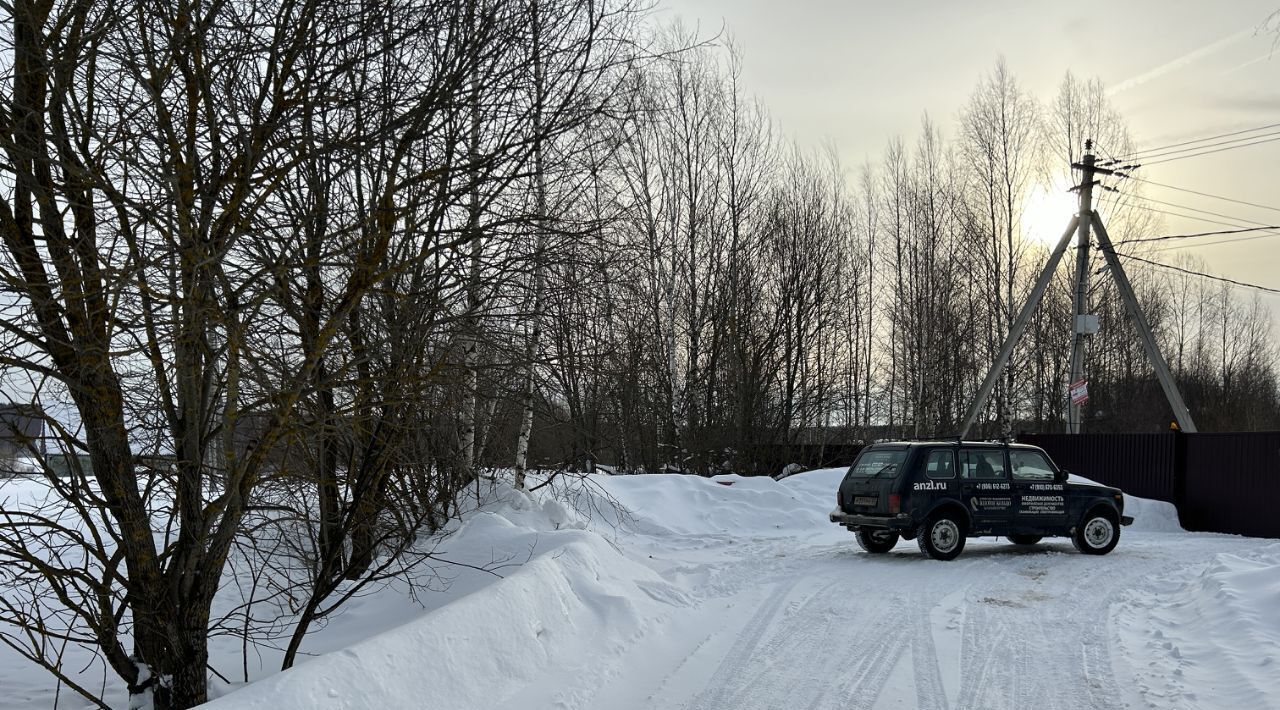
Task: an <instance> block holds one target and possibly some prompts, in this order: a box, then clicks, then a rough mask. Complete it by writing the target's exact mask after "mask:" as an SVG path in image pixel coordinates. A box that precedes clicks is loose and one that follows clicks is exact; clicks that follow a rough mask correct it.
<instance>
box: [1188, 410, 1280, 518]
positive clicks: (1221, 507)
mask: <svg viewBox="0 0 1280 710" xmlns="http://www.w3.org/2000/svg"><path fill="white" fill-rule="evenodd" d="M1186 471H1187V473H1186V495H1185V498H1184V500H1183V504H1182V506H1181V509H1180V511H1179V512H1180V517H1181V519H1182V524H1183V526H1184V527H1186V528H1187V529H1189V530H1205V531H1212V532H1226V533H1237V534H1240V535H1254V536H1260V537H1280V515H1277V513H1276V506H1277V502H1278V501H1280V432H1258V433H1247V434H1190V435H1188V436H1187V460H1186Z"/></svg>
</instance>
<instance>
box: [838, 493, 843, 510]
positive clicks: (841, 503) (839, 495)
mask: <svg viewBox="0 0 1280 710" xmlns="http://www.w3.org/2000/svg"><path fill="white" fill-rule="evenodd" d="M836 507H837V508H839V509H840V510H844V491H836Z"/></svg>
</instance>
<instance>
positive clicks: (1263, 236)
mask: <svg viewBox="0 0 1280 710" xmlns="http://www.w3.org/2000/svg"><path fill="white" fill-rule="evenodd" d="M1271 237H1280V232H1267V233H1266V234H1255V235H1253V236H1252V237H1236V238H1235V239H1220V240H1218V241H1216V242H1205V243H1204V244H1175V245H1173V246H1170V247H1164V248H1162V249H1155V250H1154V251H1175V250H1178V249H1189V248H1191V247H1216V246H1218V245H1219V244H1235V243H1236V242H1251V241H1253V240H1255V239H1270V238H1271Z"/></svg>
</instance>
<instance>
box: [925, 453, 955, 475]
mask: <svg viewBox="0 0 1280 710" xmlns="http://www.w3.org/2000/svg"><path fill="white" fill-rule="evenodd" d="M924 475H925V476H927V477H928V478H931V479H939V478H955V477H956V454H955V450H954V449H933V450H932V451H930V452H929V456H928V457H927V458H925V460H924Z"/></svg>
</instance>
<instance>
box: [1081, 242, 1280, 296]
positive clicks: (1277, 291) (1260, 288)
mask: <svg viewBox="0 0 1280 710" xmlns="http://www.w3.org/2000/svg"><path fill="white" fill-rule="evenodd" d="M1098 248H1100V249H1105V248H1106V247H1103V246H1101V245H1099V247H1098ZM1110 251H1111V253H1112V254H1115V255H1116V256H1121V257H1124V258H1126V259H1130V260H1132V261H1137V262H1140V263H1143V264H1148V265H1150V266H1155V267H1159V268H1161V269H1169V270H1170V271H1177V272H1180V273H1183V274H1187V275H1188V276H1198V277H1200V278H1203V279H1210V280H1212V281H1221V282H1223V283H1228V284H1231V285H1232V286H1239V287H1240V288H1249V289H1254V290H1256V291H1263V292H1265V293H1275V294H1280V288H1271V287H1270V286H1259V285H1258V284H1251V283H1245V282H1244V281H1236V280H1235V279H1229V278H1226V277H1224V276H1214V275H1213V274H1207V273H1205V272H1203V271H1193V270H1191V269H1184V268H1182V267H1181V266H1174V265H1173V264H1165V263H1163V262H1160V261H1152V260H1150V259H1144V258H1142V257H1140V256H1134V255H1133V254H1122V253H1120V252H1118V251H1116V250H1115V249H1111V250H1110Z"/></svg>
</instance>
